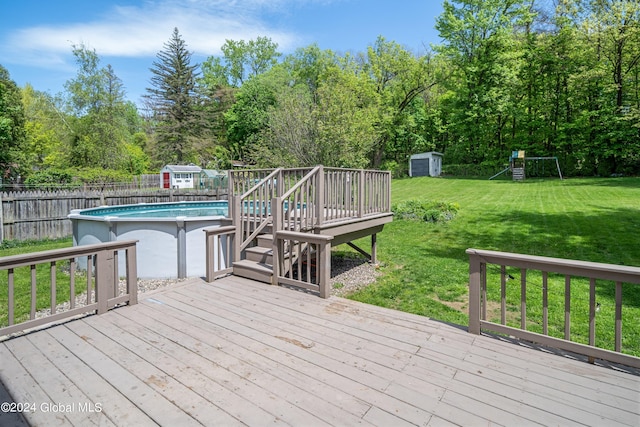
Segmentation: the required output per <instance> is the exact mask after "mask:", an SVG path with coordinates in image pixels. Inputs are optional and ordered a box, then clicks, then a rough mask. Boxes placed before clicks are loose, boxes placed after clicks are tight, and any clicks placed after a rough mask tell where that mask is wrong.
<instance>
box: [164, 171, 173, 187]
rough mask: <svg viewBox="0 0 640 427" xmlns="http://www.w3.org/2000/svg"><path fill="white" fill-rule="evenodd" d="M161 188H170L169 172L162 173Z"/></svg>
mask: <svg viewBox="0 0 640 427" xmlns="http://www.w3.org/2000/svg"><path fill="white" fill-rule="evenodd" d="M162 188H171V177H170V176H169V172H162Z"/></svg>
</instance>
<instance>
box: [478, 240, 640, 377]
mask: <svg viewBox="0 0 640 427" xmlns="http://www.w3.org/2000/svg"><path fill="white" fill-rule="evenodd" d="M466 252H467V254H468V255H469V332H470V333H473V334H480V333H481V331H482V330H487V331H492V332H497V333H500V334H507V335H509V336H512V337H515V338H518V339H523V340H526V341H530V342H535V343H538V344H541V345H546V346H549V347H553V348H558V349H561V350H566V351H570V352H573V353H577V354H582V355H585V356H587V357H588V358H589V361H590V362H591V363H594V361H595V359H602V360H606V361H609V362H613V363H620V364H623V365H627V366H632V367H635V368H640V358H638V357H635V356H632V355H630V354H625V353H622V351H623V345H622V344H623V329H622V326H623V319H622V314H623V311H624V306H623V287H624V289H625V290H627V291H626V292H625V294H627V295H628V298H627V299H626V301H633V299H634V298H637V297H634V295H635V296H637V295H638V292H637V291H638V289H637V288H634V289H633V290H632V291H631V292H629V291H628V290H629V289H631V287H636V286H638V285H640V268H638V267H630V266H621V265H614V264H603V263H595V262H586V261H576V260H569V259H560V258H549V257H540V256H532V255H522V254H513V253H507V252H496V251H485V250H478V249H467V251H466ZM518 276H519V280H518ZM511 283H513V285H511ZM579 286H584V287H585V288H584V289H585V291H586V289H587V288H586V287H588V294H589V297H588V298H580V299H578V298H577V297H576V295H579V294H578V291H577V287H579ZM532 289H535V290H536V293H533V292H532ZM597 291H599V292H600V294H598V292H597ZM572 293H573V298H572ZM584 293H585V292H584V291H583V292H582V293H581V294H584ZM563 294H564V301H559V302H558V301H557V296H558V295H563ZM550 296H552V298H550ZM612 297H613V298H612ZM554 299H555V300H556V302H555V304H554V301H553V300H554ZM489 300H491V301H496V303H497V302H499V306H500V322H499V323H497V314H496V315H495V317H496V320H495V321H493V320H492V319H489V318H488V317H493V316H491V315H490V313H489V311H490V310H489V308H488V307H489ZM609 301H611V303H610V302H609ZM601 303H603V304H602V307H604V308H603V309H602V310H601V308H602V307H601ZM632 303H634V302H632ZM636 303H637V301H636ZM518 305H519V307H518ZM496 306H497V305H496ZM518 309H519V312H518V311H516V310H518ZM514 311H515V315H514ZM529 313H531V314H532V315H529ZM603 316H608V317H609V323H610V324H612V329H613V331H610V330H603V328H602V327H600V328H596V321H597V319H598V318H601V317H603ZM518 318H519V322H518ZM582 319H584V320H582ZM572 320H574V321H586V322H588V337H584V338H582V339H580V338H578V337H577V336H578V333H577V332H576V331H575V330H573V329H572ZM603 321H604V318H603ZM631 321H632V322H637V319H632V320H631ZM518 323H519V325H518ZM603 324H604V322H603ZM518 326H519V327H518ZM596 330H598V331H600V332H599V334H602V335H603V339H602V340H601V341H602V342H604V341H605V335H609V336H612V337H613V340H612V341H613V342H612V343H611V345H610V347H611V348H609V349H606V348H602V347H605V346H606V347H609V345H607V344H606V343H605V345H602V344H601V343H600V341H597V340H596V338H597V337H596ZM553 335H555V336H553ZM576 338H578V339H577V341H583V343H579V342H575V341H573V340H575V339H576ZM606 339H607V340H610V338H608V337H607V338H606ZM598 344H600V345H598ZM633 345H635V346H636V350H637V342H636V343H634V344H633Z"/></svg>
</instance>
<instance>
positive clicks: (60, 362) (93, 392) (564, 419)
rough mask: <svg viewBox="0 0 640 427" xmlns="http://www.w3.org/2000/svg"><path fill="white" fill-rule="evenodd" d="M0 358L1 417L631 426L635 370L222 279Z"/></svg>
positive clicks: (23, 344)
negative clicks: (14, 409)
mask: <svg viewBox="0 0 640 427" xmlns="http://www.w3.org/2000/svg"><path fill="white" fill-rule="evenodd" d="M0 361H1V362H0V379H1V382H2V384H3V385H4V387H5V388H6V389H7V391H8V392H9V393H10V394H11V395H12V397H13V400H14V402H17V403H19V404H27V405H29V406H28V408H27V409H28V410H29V411H30V412H28V413H25V414H24V418H19V417H16V416H15V414H7V413H0V425H2V426H6V425H11V423H15V424H16V425H21V424H20V423H21V422H22V423H23V424H26V423H28V424H31V425H40V426H53V425H79V426H80V425H81V426H86V425H101V426H107V425H117V426H145V425H166V426H188V425H206V426H226V425H251V426H264V425H294V426H316V425H338V426H347V425H356V424H358V425H377V426H402V425H433V426H438V425H440V426H450V425H460V426H476V425H482V426H486V425H506V426H514V425H517V426H521V425H546V426H549V425H562V426H565V425H592V426H612V425H628V426H638V425H639V424H640V376H638V372H632V373H625V372H620V371H618V370H616V369H611V368H606V367H600V366H593V365H589V364H587V363H584V362H582V361H577V360H571V359H569V358H566V357H561V356H558V355H555V354H549V353H548V352H544V351H540V350H538V349H531V348H526V347H524V346H522V345H517V344H514V343H511V342H508V341H505V340H499V339H497V338H494V337H489V336H476V335H472V334H468V333H467V332H466V331H465V330H464V329H463V328H459V327H455V326H451V325H448V324H444V323H441V322H438V321H434V320H430V319H428V318H425V317H421V316H415V315H411V314H406V313H402V312H397V311H393V310H388V309H383V308H379V307H374V306H369V305H365V304H360V303H357V302H353V301H349V300H345V299H341V298H336V297H331V298H328V299H326V300H323V299H321V298H319V297H317V296H316V295H311V294H307V293H303V292H299V291H294V290H291V289H286V288H281V287H273V286H268V285H265V284H260V283H255V282H251V281H248V280H245V279H240V278H237V277H227V278H224V279H221V280H218V281H215V282H213V283H211V284H207V283H205V282H204V281H202V280H200V279H190V280H189V281H187V282H184V283H183V284H181V285H178V286H175V287H172V288H167V289H165V290H163V291H161V292H156V293H153V294H143V295H141V296H140V302H139V304H138V305H134V306H127V307H122V308H118V309H115V310H112V311H111V312H109V313H107V314H104V315H101V316H91V317H86V318H83V319H79V320H72V321H69V322H67V323H65V324H63V325H58V326H54V327H51V328H49V329H45V330H41V331H38V332H34V333H31V334H27V335H23V336H21V337H17V338H13V339H9V340H6V341H4V342H1V343H0ZM7 400H8V397H7V396H6V394H5V396H4V397H3V390H2V388H1V387H0V401H2V402H5V401H7ZM3 408H4V407H3Z"/></svg>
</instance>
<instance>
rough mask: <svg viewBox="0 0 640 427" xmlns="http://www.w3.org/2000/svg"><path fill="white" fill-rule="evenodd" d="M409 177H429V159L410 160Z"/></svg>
mask: <svg viewBox="0 0 640 427" xmlns="http://www.w3.org/2000/svg"><path fill="white" fill-rule="evenodd" d="M411 176H429V159H411Z"/></svg>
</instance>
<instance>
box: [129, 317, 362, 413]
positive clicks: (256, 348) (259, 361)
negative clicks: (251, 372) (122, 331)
mask: <svg viewBox="0 0 640 427" xmlns="http://www.w3.org/2000/svg"><path fill="white" fill-rule="evenodd" d="M138 313H140V314H142V316H133V315H134V314H138ZM122 315H124V316H127V317H128V318H129V319H131V320H133V321H136V322H139V323H140V324H141V325H144V326H148V327H153V328H156V329H157V330H159V331H161V332H162V334H163V335H165V336H167V337H168V338H169V339H176V340H179V342H180V344H181V345H184V346H188V347H189V348H190V349H191V350H192V351H194V352H196V353H198V354H202V355H204V356H205V357H210V355H209V352H214V353H216V354H220V353H225V354H228V355H230V356H233V357H237V358H239V359H240V360H242V361H243V363H248V364H250V365H251V366H255V367H257V368H259V369H262V370H263V371H265V372H267V373H269V374H271V375H273V376H277V377H279V378H280V379H281V380H283V381H285V382H287V383H288V384H292V385H296V386H302V385H304V389H305V391H307V392H309V393H313V394H314V396H316V398H317V399H319V400H324V401H327V402H331V404H332V405H335V406H336V407H337V408H339V409H340V411H345V412H348V413H350V414H352V415H354V416H356V418H358V419H360V418H361V417H362V415H364V414H365V413H366V412H367V411H368V410H369V408H370V405H368V404H366V403H364V402H362V401H361V400H358V399H355V398H354V397H353V396H351V395H349V394H347V393H344V392H342V391H341V390H340V389H338V388H336V387H330V386H328V384H327V383H324V382H322V378H321V377H320V378H316V370H315V367H310V368H309V369H305V366H304V363H303V362H300V361H297V360H295V359H293V358H292V357H290V356H289V355H288V354H281V353H280V352H278V351H276V350H274V349H273V348H270V347H267V346H261V345H260V344H259V343H256V342H255V341H253V340H250V339H247V338H244V337H242V336H240V335H238V334H235V333H233V331H229V330H228V329H224V328H218V327H215V326H213V325H211V324H206V323H203V322H199V324H198V327H197V328H194V327H193V323H191V322H193V320H194V318H193V316H190V315H188V314H186V313H184V312H182V311H179V310H176V311H172V312H169V311H167V310H163V311H158V310H153V309H152V308H150V307H139V309H138V310H136V312H135V313H133V312H131V311H129V312H126V313H122ZM129 316H131V317H129ZM185 330H188V331H189V333H188V335H186V336H185V334H184V332H183V331H185ZM211 349H214V350H211ZM339 413H340V412H338V414H339ZM350 418H351V417H350V416H345V417H344V418H343V419H344V420H345V421H348V420H350Z"/></svg>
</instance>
